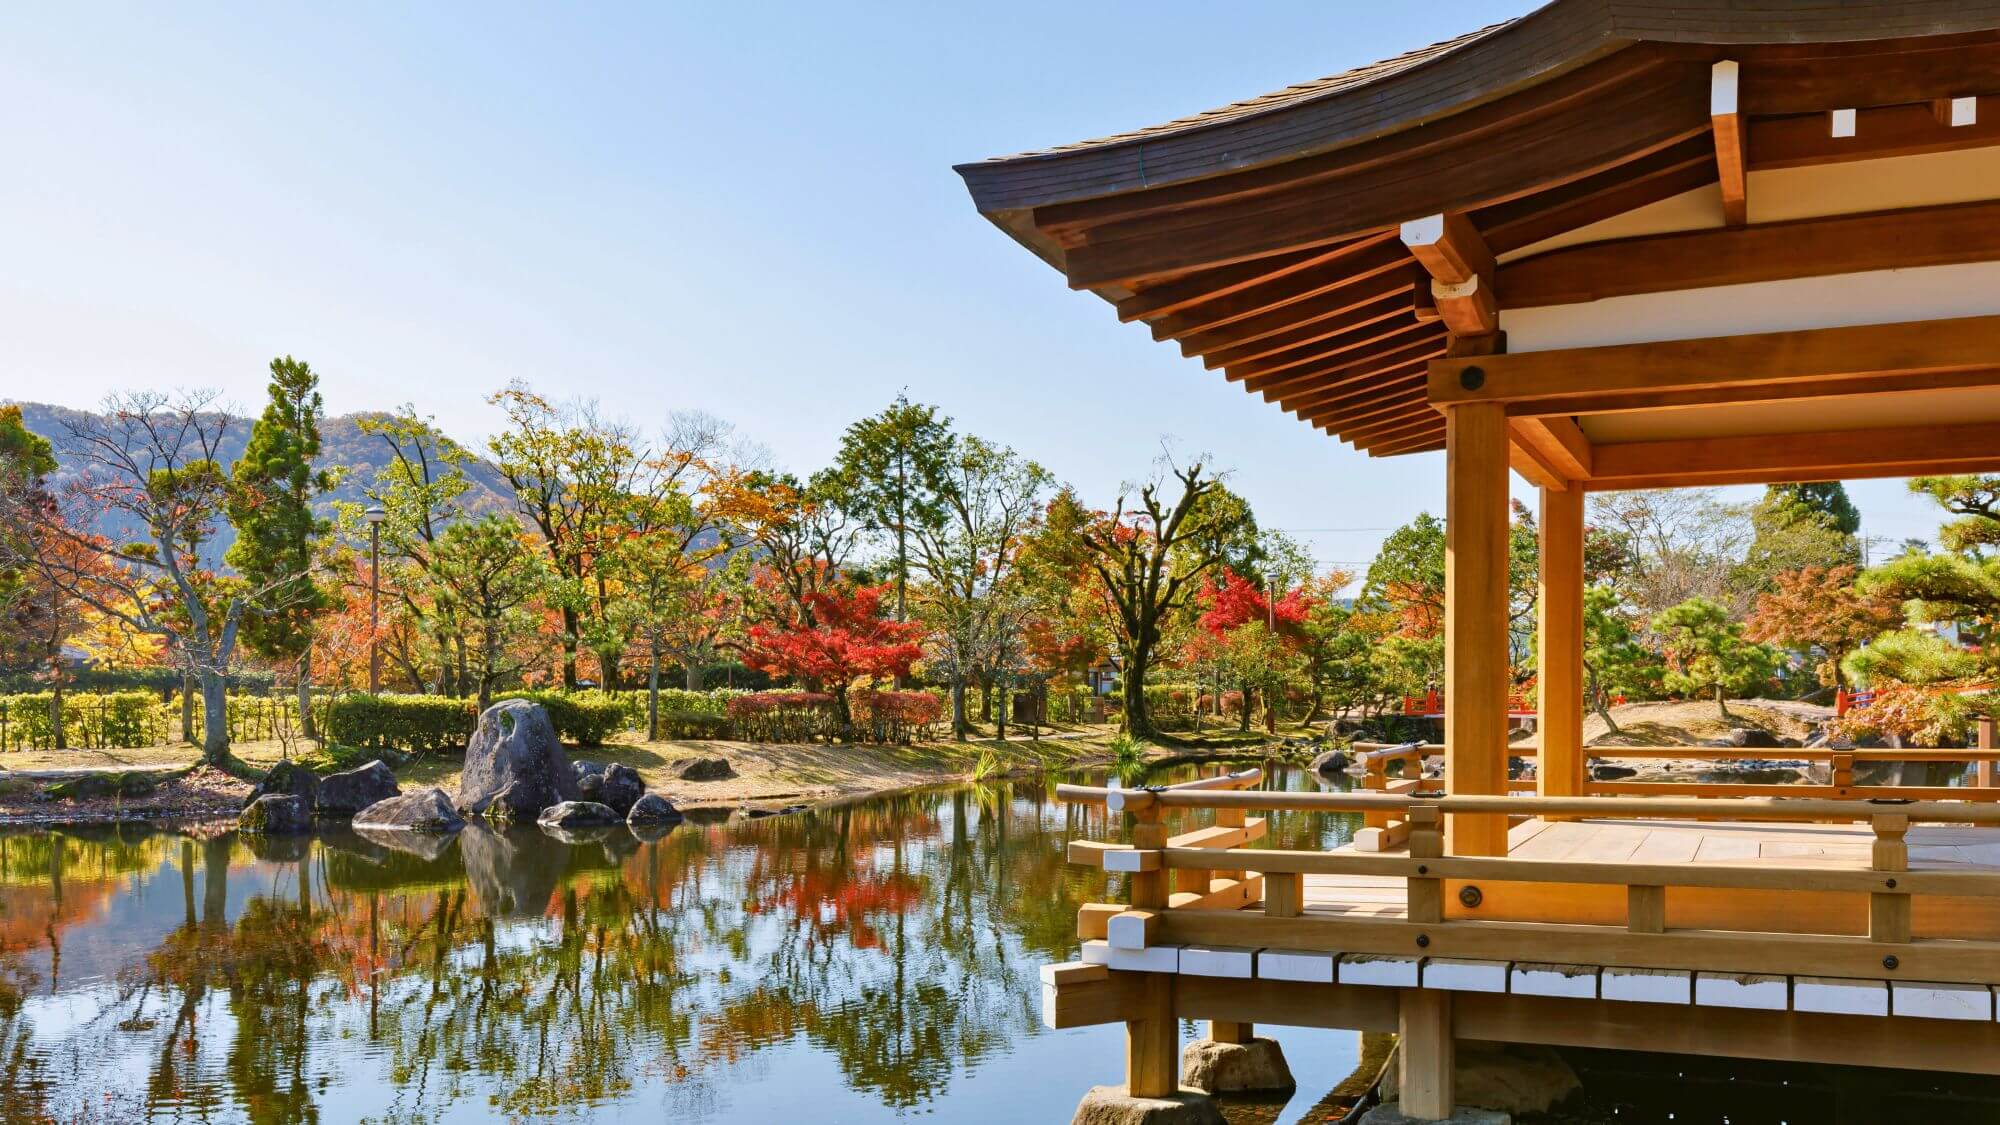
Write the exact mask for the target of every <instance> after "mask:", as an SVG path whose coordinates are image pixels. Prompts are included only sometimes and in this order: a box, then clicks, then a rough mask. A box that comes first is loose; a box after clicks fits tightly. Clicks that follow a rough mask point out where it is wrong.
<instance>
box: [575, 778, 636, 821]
mask: <svg viewBox="0 0 2000 1125" xmlns="http://www.w3.org/2000/svg"><path fill="white" fill-rule="evenodd" d="M576 789H577V794H578V796H580V797H582V798H583V799H584V800H586V801H596V802H597V803H598V804H600V805H610V806H611V811H612V812H615V813H617V814H618V815H619V816H624V815H625V814H627V813H629V812H631V811H632V804H633V802H635V801H637V800H638V799H639V798H640V797H641V796H644V795H645V792H646V779H645V778H642V777H640V776H639V771H638V770H635V769H633V768H632V767H631V766H621V765H613V766H607V767H605V768H604V769H602V770H599V771H598V772H596V773H588V774H580V775H579V776H578V778H577V782H576Z"/></svg>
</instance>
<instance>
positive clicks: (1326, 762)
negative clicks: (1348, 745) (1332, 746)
mask: <svg viewBox="0 0 2000 1125" xmlns="http://www.w3.org/2000/svg"><path fill="white" fill-rule="evenodd" d="M1312 769H1313V772H1314V773H1316V774H1319V775H1320V776H1322V777H1332V776H1333V775H1334V774H1337V773H1340V774H1344V773H1346V772H1347V752H1346V751H1345V750H1328V751H1327V752H1326V753H1324V754H1321V755H1320V756H1319V757H1317V758H1314V759H1313V762H1312Z"/></svg>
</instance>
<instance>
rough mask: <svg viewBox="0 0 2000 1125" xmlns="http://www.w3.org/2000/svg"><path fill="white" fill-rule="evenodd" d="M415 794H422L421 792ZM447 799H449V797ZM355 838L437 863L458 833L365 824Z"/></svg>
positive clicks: (357, 831) (391, 850) (387, 849)
mask: <svg viewBox="0 0 2000 1125" xmlns="http://www.w3.org/2000/svg"><path fill="white" fill-rule="evenodd" d="M438 792H443V790H438ZM413 795H415V796H421V794H413ZM446 800H447V801H449V798H447V799H446ZM452 815H453V816H456V815H457V814H456V813H453V814H452ZM458 823H459V825H460V826H461V827H463V826H464V824H465V822H464V821H463V820H461V821H459V822H458ZM354 838H355V839H357V840H360V841H361V842H362V843H366V844H373V845H375V846H376V847H378V848H382V849H383V850H385V851H390V852H395V853H396V854H397V855H404V856H414V857H416V858H417V859H418V860H420V861H422V862H424V863H435V862H437V861H438V860H439V859H442V858H443V857H444V853H445V852H447V851H450V850H451V846H452V845H453V844H454V843H456V842H457V840H458V834H457V833H456V832H423V831H411V830H409V829H407V828H370V827H368V826H367V825H365V824H364V825H362V826H361V827H359V828H357V829H355V830H354Z"/></svg>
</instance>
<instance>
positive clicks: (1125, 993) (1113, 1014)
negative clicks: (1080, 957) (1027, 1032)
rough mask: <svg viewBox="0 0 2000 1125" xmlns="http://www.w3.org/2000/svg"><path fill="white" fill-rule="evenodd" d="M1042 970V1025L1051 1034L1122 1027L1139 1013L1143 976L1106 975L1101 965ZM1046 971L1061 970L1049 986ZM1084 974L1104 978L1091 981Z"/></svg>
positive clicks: (1061, 966)
mask: <svg viewBox="0 0 2000 1125" xmlns="http://www.w3.org/2000/svg"><path fill="white" fill-rule="evenodd" d="M1071 968H1072V967H1071V966H1068V965H1045V966H1043V972H1044V976H1043V981H1042V1022H1043V1023H1044V1024H1045V1025H1047V1026H1048V1027H1049V1028H1050V1029H1051V1030H1055V1031H1061V1030H1064V1029H1066V1028H1072V1027H1095V1026H1097V1025H1099V1024H1107V1023H1123V1022H1124V1021H1125V1020H1126V1019H1128V1018H1130V1017H1131V1016H1132V1015H1133V1013H1134V1012H1135V1011H1137V1010H1138V1004H1139V1002H1140V996H1139V992H1140V989H1141V983H1140V982H1141V981H1143V980H1144V979H1145V978H1146V977H1147V976H1148V975H1150V974H1144V973H1121V972H1107V971H1106V970H1105V968H1104V966H1102V965H1077V966H1075V969H1076V970H1078V971H1076V972H1071V971H1070V970H1071ZM1049 969H1059V970H1064V971H1063V972H1062V973H1061V974H1060V975H1059V976H1058V977H1057V979H1056V980H1055V981H1054V982H1053V983H1051V982H1050V980H1049V978H1048V976H1047V972H1048V970H1049ZM1085 971H1088V972H1095V973H1100V974H1103V975H1102V976H1101V977H1095V978H1093V977H1090V976H1088V975H1085Z"/></svg>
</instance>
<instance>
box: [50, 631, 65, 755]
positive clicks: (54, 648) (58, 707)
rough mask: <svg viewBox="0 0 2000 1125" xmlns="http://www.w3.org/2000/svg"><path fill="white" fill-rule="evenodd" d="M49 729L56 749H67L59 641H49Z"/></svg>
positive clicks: (60, 646)
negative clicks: (64, 732)
mask: <svg viewBox="0 0 2000 1125" xmlns="http://www.w3.org/2000/svg"><path fill="white" fill-rule="evenodd" d="M49 729H50V731H51V733H52V734H53V735H54V736H55V747H56V749H58V750H67V749H69V739H67V738H65V737H64V736H63V666H62V643H61V642H60V641H51V642H50V644H49Z"/></svg>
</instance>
